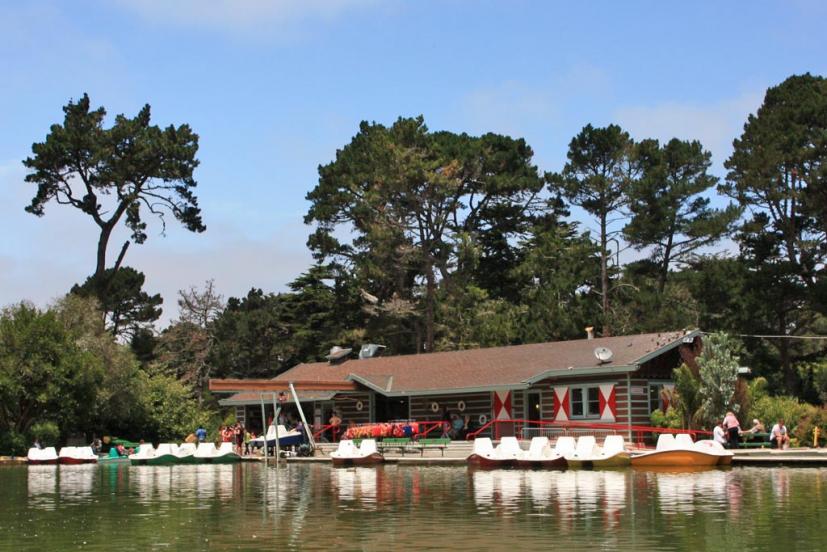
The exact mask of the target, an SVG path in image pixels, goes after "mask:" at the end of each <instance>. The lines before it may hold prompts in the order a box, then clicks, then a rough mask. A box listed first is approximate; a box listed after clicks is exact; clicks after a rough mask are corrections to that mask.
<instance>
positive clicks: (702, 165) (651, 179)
mask: <svg viewBox="0 0 827 552" xmlns="http://www.w3.org/2000/svg"><path fill="white" fill-rule="evenodd" d="M636 150H637V163H638V166H639V171H640V173H639V178H637V179H635V180H634V181H633V182H632V183H631V185H630V186H629V187H628V195H629V210H630V211H631V214H632V217H631V220H630V221H629V223H628V224H627V225H626V227H625V228H624V229H623V234H624V236H625V237H626V240H627V241H628V242H629V243H631V244H632V245H634V246H635V248H636V249H638V250H640V249H644V248H652V253H651V260H652V262H653V263H654V265H655V266H656V267H657V290H658V294H663V291H664V289H665V287H666V280H667V278H668V275H669V269H670V267H672V266H674V265H676V264H679V265H680V264H685V263H686V262H687V261H688V260H689V258H690V256H691V255H692V254H693V253H694V252H695V251H697V250H698V249H699V248H702V247H704V246H708V245H710V244H713V243H715V242H716V241H718V240H719V239H720V238H721V237H722V236H723V235H725V234H726V233H727V232H728V231H729V230H730V227H731V225H732V224H733V223H734V222H735V221H736V220H737V218H738V216H739V210H738V208H737V207H735V206H729V207H727V208H725V209H713V208H711V207H710V199H709V197H706V196H704V195H703V194H705V193H706V192H707V191H708V190H709V189H710V188H712V187H713V186H714V185H715V184H717V182H718V179H717V178H716V177H715V176H713V175H711V174H709V172H708V170H709V167H710V165H711V164H712V162H711V160H710V158H711V154H710V153H709V152H708V151H704V149H703V147H702V146H701V143H700V142H698V141H697V140H696V141H692V142H689V141H682V140H678V139H677V138H673V139H672V140H670V141H669V142H667V143H666V144H664V145H663V146H661V145H660V144H659V143H658V141H657V140H651V139H650V140H643V141H642V142H641V143H640V144H638V145H637V148H636Z"/></svg>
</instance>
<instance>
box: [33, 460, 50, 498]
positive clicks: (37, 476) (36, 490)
mask: <svg viewBox="0 0 827 552" xmlns="http://www.w3.org/2000/svg"><path fill="white" fill-rule="evenodd" d="M27 475H28V488H29V496H30V497H33V496H37V495H45V494H54V493H55V491H56V490H57V468H55V467H54V466H29V469H28V474H27Z"/></svg>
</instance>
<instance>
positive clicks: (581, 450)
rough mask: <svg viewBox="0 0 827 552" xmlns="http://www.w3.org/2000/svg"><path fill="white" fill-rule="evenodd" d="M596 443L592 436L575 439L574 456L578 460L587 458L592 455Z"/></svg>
mask: <svg viewBox="0 0 827 552" xmlns="http://www.w3.org/2000/svg"><path fill="white" fill-rule="evenodd" d="M595 447H597V441H596V440H595V438H594V436H592V435H583V436H582V437H579V438H578V439H577V448H575V449H574V454H575V456H577V457H578V458H589V457H591V456H593V455H594V453H595Z"/></svg>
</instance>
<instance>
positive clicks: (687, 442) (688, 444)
mask: <svg viewBox="0 0 827 552" xmlns="http://www.w3.org/2000/svg"><path fill="white" fill-rule="evenodd" d="M675 446H678V447H681V448H693V447H694V446H695V442H694V441H693V440H692V436H691V435H689V434H688V433H678V434H677V435H675Z"/></svg>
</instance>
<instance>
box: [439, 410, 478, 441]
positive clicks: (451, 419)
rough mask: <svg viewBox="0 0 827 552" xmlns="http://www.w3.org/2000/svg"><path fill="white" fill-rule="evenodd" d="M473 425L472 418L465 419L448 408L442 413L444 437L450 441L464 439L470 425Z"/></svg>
mask: <svg viewBox="0 0 827 552" xmlns="http://www.w3.org/2000/svg"><path fill="white" fill-rule="evenodd" d="M470 423H471V416H469V415H468V414H466V415H465V416H464V417H462V416H460V415H459V414H457V413H455V412H451V411H449V410H448V409H447V408H446V409H444V410H443V411H442V437H447V438H449V439H454V440H458V439H464V438H465V435H466V434H467V433H468V425H469V424H470Z"/></svg>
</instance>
